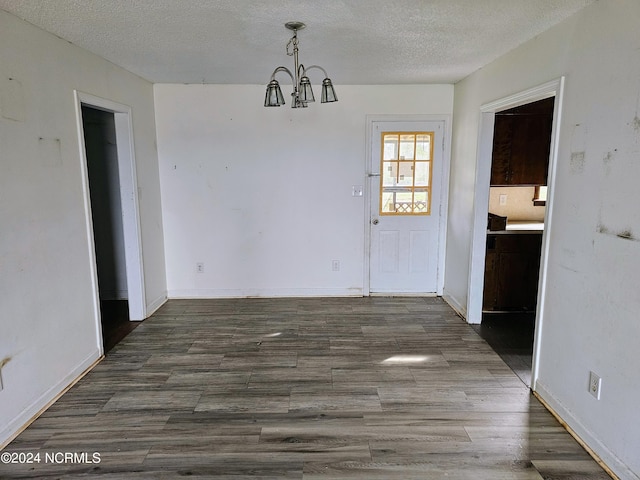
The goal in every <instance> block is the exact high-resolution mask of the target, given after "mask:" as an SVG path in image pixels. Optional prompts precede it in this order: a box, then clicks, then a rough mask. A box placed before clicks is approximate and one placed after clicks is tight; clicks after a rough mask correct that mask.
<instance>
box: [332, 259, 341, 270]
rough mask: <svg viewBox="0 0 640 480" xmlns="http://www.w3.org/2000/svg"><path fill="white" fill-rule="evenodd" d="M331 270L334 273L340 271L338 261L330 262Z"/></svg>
mask: <svg viewBox="0 0 640 480" xmlns="http://www.w3.org/2000/svg"><path fill="white" fill-rule="evenodd" d="M331 270H332V271H334V272H339V271H340V260H332V261H331Z"/></svg>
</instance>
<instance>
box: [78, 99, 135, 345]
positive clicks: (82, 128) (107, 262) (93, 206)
mask: <svg viewBox="0 0 640 480" xmlns="http://www.w3.org/2000/svg"><path fill="white" fill-rule="evenodd" d="M76 102H77V103H76V105H77V109H76V111H77V118H78V134H79V139H80V150H81V157H82V160H83V162H82V168H83V171H84V192H85V207H86V215H87V233H88V237H89V243H90V245H91V247H92V248H91V251H90V255H91V258H92V262H91V270H92V272H93V275H92V276H93V283H94V312H95V323H96V339H97V344H98V345H97V346H98V349H99V350H100V352H101V353H104V352H107V351H109V350H110V349H111V348H113V346H115V344H117V343H118V342H119V341H120V340H121V339H122V338H124V336H126V335H127V334H128V333H129V332H130V331H131V330H133V328H135V327H136V326H137V325H138V324H137V323H136V322H132V320H143V319H144V318H145V314H146V308H145V295H144V278H143V271H142V253H141V248H140V245H141V243H140V228H139V217H138V206H137V186H136V178H135V163H134V156H133V145H132V139H133V136H132V134H131V122H130V111H129V108H128V107H126V106H123V105H119V104H115V103H113V102H110V101H108V100H104V99H100V98H97V97H93V96H90V95H86V94H82V93H79V92H76Z"/></svg>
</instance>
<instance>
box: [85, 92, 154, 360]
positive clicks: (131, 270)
mask: <svg viewBox="0 0 640 480" xmlns="http://www.w3.org/2000/svg"><path fill="white" fill-rule="evenodd" d="M74 99H75V108H76V127H77V133H78V147H79V149H80V152H79V153H80V160H81V162H80V163H81V164H80V169H81V171H82V190H83V197H84V210H85V222H86V229H87V238H88V244H89V250H90V251H89V257H90V259H91V264H90V269H91V279H92V286H93V303H94V313H95V318H96V322H97V333H98V338H97V341H98V346H99V348H100V351H101V353H102V351H103V345H102V329H101V324H100V295H99V289H98V270H97V265H96V254H95V240H94V234H93V223H92V219H91V218H92V217H91V215H92V214H91V198H90V195H89V175H88V167H87V154H86V149H85V143H84V125H83V119H82V106H83V105H86V106H88V107H91V108H95V109H98V110H103V111H105V112H110V113H113V116H114V123H115V129H116V149H117V153H118V174H119V177H120V201H121V205H122V223H123V232H124V248H125V264H126V271H127V272H126V274H127V295H128V297H129V298H128V302H129V318H130V320H144V318H146V314H147V308H146V295H145V279H144V269H143V257H142V237H141V228H140V212H139V204H138V182H137V177H136V162H135V152H134V146H133V138H134V136H133V126H132V122H131V107H129V106H127V105H122V104H120V103H116V102H113V101H111V100H107V99H104V98H101V97H96V96H94V95H90V94H88V93H84V92H80V91H78V90H74Z"/></svg>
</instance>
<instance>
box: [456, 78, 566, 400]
mask: <svg viewBox="0 0 640 480" xmlns="http://www.w3.org/2000/svg"><path fill="white" fill-rule="evenodd" d="M563 92H564V77H560V78H558V79H556V80H552V81H550V82H547V83H545V84H542V85H539V86H537V87H534V88H531V89H529V90H525V91H523V92H519V93H516V94H515V95H510V96H508V97H504V98H502V99H499V100H496V101H494V102H490V103H487V104H485V105H482V106H481V108H480V127H479V129H480V131H479V136H478V154H477V158H476V188H475V197H474V215H473V232H472V238H471V255H470V265H469V288H468V294H467V322H468V323H472V324H478V323H480V322H481V320H482V293H483V289H484V263H485V257H486V245H487V214H488V211H489V188H490V185H489V183H490V179H491V160H490V159H491V152H492V148H493V126H494V117H495V114H496V112H499V111H502V110H506V109H509V108H513V107H517V106H520V105H524V104H526V103H531V102H535V101H537V100H542V99H544V98H549V97H554V96H555V105H554V109H553V127H552V131H551V150H550V152H549V174H548V180H547V185H548V190H547V208H546V210H545V220H544V225H545V228H544V233H543V235H542V252H541V260H540V274H539V280H538V302H537V308H536V324H535V337H534V345H533V366H532V370H531V389H532V390H534V391H535V390H536V382H537V378H538V357H539V354H540V338H541V332H542V328H543V319H544V309H545V298H546V294H545V292H546V279H547V264H548V256H549V239H550V234H549V232H550V231H551V230H552V228H553V224H552V217H553V197H554V191H555V178H556V166H557V161H558V138H559V131H560V121H561V115H562V103H563ZM487 159H488V160H487Z"/></svg>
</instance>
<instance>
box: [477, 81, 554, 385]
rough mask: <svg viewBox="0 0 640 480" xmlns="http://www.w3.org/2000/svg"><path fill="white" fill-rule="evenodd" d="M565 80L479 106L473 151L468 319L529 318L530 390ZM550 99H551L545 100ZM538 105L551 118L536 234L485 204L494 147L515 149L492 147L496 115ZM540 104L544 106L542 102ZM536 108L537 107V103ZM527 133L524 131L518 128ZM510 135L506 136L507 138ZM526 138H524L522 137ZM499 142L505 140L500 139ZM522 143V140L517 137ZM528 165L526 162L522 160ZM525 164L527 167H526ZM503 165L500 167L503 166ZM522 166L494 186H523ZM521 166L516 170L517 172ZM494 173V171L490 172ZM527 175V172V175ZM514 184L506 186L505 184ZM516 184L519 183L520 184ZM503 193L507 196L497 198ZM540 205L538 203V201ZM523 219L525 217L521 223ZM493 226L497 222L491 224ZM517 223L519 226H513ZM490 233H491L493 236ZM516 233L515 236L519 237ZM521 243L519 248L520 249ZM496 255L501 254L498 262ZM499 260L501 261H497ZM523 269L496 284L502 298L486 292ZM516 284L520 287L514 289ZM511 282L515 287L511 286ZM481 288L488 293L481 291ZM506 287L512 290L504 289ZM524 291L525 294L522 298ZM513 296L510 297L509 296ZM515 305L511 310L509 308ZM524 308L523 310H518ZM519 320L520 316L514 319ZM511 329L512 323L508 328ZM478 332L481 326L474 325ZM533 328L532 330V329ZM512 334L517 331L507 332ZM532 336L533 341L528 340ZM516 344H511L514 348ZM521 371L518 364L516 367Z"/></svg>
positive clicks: (537, 343)
mask: <svg viewBox="0 0 640 480" xmlns="http://www.w3.org/2000/svg"><path fill="white" fill-rule="evenodd" d="M563 85H564V79H563V78H560V79H558V80H555V81H552V82H549V83H547V84H544V85H541V86H539V87H535V88H532V89H530V90H527V91H525V92H521V93H518V94H516V95H512V96H510V97H506V98H503V99H500V100H497V101H495V102H492V103H490V104H486V105H483V106H482V108H481V123H480V139H479V140H480V141H479V150H478V162H477V169H476V192H475V210H474V229H473V244H472V252H471V271H470V278H469V296H468V304H467V321H468V322H469V323H471V324H481V322H482V321H483V315H484V314H485V313H486V311H487V310H489V311H495V312H499V311H501V309H504V310H505V311H510V314H511V315H513V316H515V315H518V316H523V315H526V314H530V316H529V322H530V323H531V324H532V325H531V326H532V328H526V327H523V328H522V330H523V335H525V336H528V338H527V339H526V340H525V343H526V344H527V345H526V348H527V349H530V351H531V356H530V358H531V363H530V367H529V366H528V365H527V366H526V367H525V370H528V371H530V376H529V377H528V378H525V379H524V380H523V381H525V383H527V384H528V385H529V386H530V388H531V389H532V390H535V388H536V380H537V362H538V357H539V354H540V339H541V332H542V328H543V324H544V321H543V320H544V299H545V295H544V292H545V287H546V264H547V258H548V250H549V238H550V237H549V231H550V230H551V229H552V228H553V226H552V212H553V206H552V205H553V190H554V177H555V169H556V163H557V141H556V139H557V132H558V125H559V119H560V115H561V106H562V93H563ZM549 99H552V100H549ZM540 101H546V103H547V104H551V105H552V113H551V119H550V128H549V133H548V134H547V136H546V137H545V138H544V140H543V141H542V142H541V143H547V142H548V143H547V145H548V147H547V148H546V150H547V152H548V153H547V154H546V159H547V160H548V163H547V165H545V166H546V167H547V168H546V171H545V172H544V178H545V182H546V186H547V189H546V193H547V197H546V200H545V208H544V213H543V215H542V217H541V218H538V220H542V221H538V222H536V223H537V224H538V225H536V227H537V228H540V230H541V231H540V232H537V233H536V232H534V231H533V230H534V229H533V228H532V225H530V224H529V223H530V222H524V221H523V222H522V223H527V225H524V226H522V225H512V227H513V229H512V230H511V231H509V228H508V227H507V225H508V217H507V216H506V215H494V216H493V217H491V216H490V215H489V214H490V213H491V212H490V204H492V202H491V201H492V199H491V196H492V193H494V192H492V191H491V190H492V186H493V185H494V184H495V183H496V178H495V175H496V169H492V163H493V162H492V160H493V159H494V148H498V149H500V148H504V149H506V150H509V148H516V149H517V148H520V147H519V146H513V145H509V148H507V147H506V146H505V145H508V144H509V142H508V141H507V142H506V143H505V144H502V145H501V144H500V142H498V145H497V146H496V145H495V144H494V137H495V138H498V137H500V135H501V134H504V132H502V133H501V132H500V131H499V128H498V122H496V118H497V117H498V116H499V115H500V113H501V112H506V114H507V115H508V114H517V113H519V112H522V111H526V110H527V108H528V107H527V105H530V104H536V103H537V102H540ZM541 103H542V104H543V103H545V102H541ZM538 105H540V104H538ZM522 130H523V131H524V132H525V133H526V130H527V129H526V128H524V129H522ZM522 133H523V132H522V131H520V132H513V131H512V132H511V133H510V135H511V138H508V140H513V137H514V136H519V135H520V136H521V135H522ZM507 137H509V135H507ZM525 137H526V135H525ZM503 140H504V139H503ZM520 140H522V139H520ZM538 147H539V144H536V145H535V146H534V147H533V150H534V151H537V150H539V148H538ZM524 150H525V151H526V150H527V148H526V142H524ZM525 163H527V162H525ZM525 166H528V165H525ZM502 167H505V166H504V165H502ZM521 167H522V164H520V165H517V162H516V165H514V166H509V165H507V166H506V167H505V168H503V173H505V172H506V174H505V175H503V179H502V180H500V181H498V182H497V183H498V184H499V185H498V186H499V187H501V188H504V187H509V188H511V187H518V186H522V184H524V183H525V181H523V180H522V175H523V174H524V175H525V176H526V175H527V174H528V173H527V169H526V168H525V169H524V170H523V169H522V168H521ZM518 168H520V170H518ZM492 170H493V171H492ZM529 173H531V172H530V171H529ZM510 182H511V183H513V185H509V183H510ZM519 184H520V185H519ZM541 185H542V182H540V180H539V179H537V180H535V182H534V181H531V182H529V185H527V186H528V187H531V188H532V190H531V192H530V193H531V195H530V198H529V200H528V201H529V202H531V206H532V207H533V206H534V205H535V202H536V199H535V197H536V195H539V194H540V193H541V190H540V189H538V188H535V189H533V187H539V186H541ZM502 195H504V197H506V198H504V197H503V198H501V196H502ZM510 195H511V193H508V192H505V191H500V192H497V201H498V202H501V201H502V200H504V201H505V203H509V200H508V197H509V196H510ZM538 201H540V200H538ZM520 220H525V219H520ZM492 222H495V224H497V227H496V226H495V225H492ZM513 223H518V222H513ZM519 228H520V229H522V228H524V230H521V233H515V232H514V230H516V229H519ZM492 230H494V231H493V232H492ZM518 235H519V236H518ZM521 243H522V245H520V244H521ZM490 250H491V251H493V257H490V256H489V255H488V252H489V251H490ZM501 255H502V256H503V257H502V258H501ZM501 260H504V261H501ZM521 268H526V269H527V270H528V271H529V272H534V275H533V277H532V276H531V275H528V276H527V275H522V276H521V278H519V279H517V280H516V281H515V282H514V283H513V284H512V283H509V281H508V280H506V281H505V280H504V279H502V280H501V283H502V284H503V285H506V287H507V291H506V293H507V294H506V295H504V294H505V292H501V294H502V295H503V296H502V297H501V298H499V299H497V300H496V298H497V297H496V295H497V293H496V292H495V291H494V292H490V294H488V293H489V290H491V288H496V287H498V288H499V286H500V285H499V281H498V280H496V278H495V277H496V276H498V277H500V276H501V275H504V274H505V273H508V272H509V269H515V270H518V269H521ZM487 271H492V272H493V275H494V278H491V276H490V275H487ZM494 281H495V282H497V283H495V284H494V285H493V287H492V286H491V285H485V284H486V283H487V284H488V283H491V282H494ZM518 281H520V285H518ZM514 284H515V286H516V288H513V287H514ZM485 288H486V289H488V290H487V291H485ZM508 288H511V292H509V291H508ZM525 292H526V294H525ZM510 294H515V295H510ZM492 296H493V300H494V303H493V304H491V306H490V308H487V297H492ZM514 307H515V308H514ZM519 307H525V308H519ZM519 320H521V318H520V319H519ZM508 326H509V327H510V328H511V330H513V324H511V325H508ZM479 328H480V329H481V328H482V327H479ZM531 329H533V331H531ZM511 333H512V334H513V333H515V334H516V335H517V333H518V329H515V331H513V332H511ZM531 338H533V341H531ZM514 340H518V341H519V342H520V344H519V345H518V346H515V344H514V345H512V347H514V348H521V347H522V339H517V338H514ZM517 343H518V342H516V344H517ZM520 367H522V366H520Z"/></svg>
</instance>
